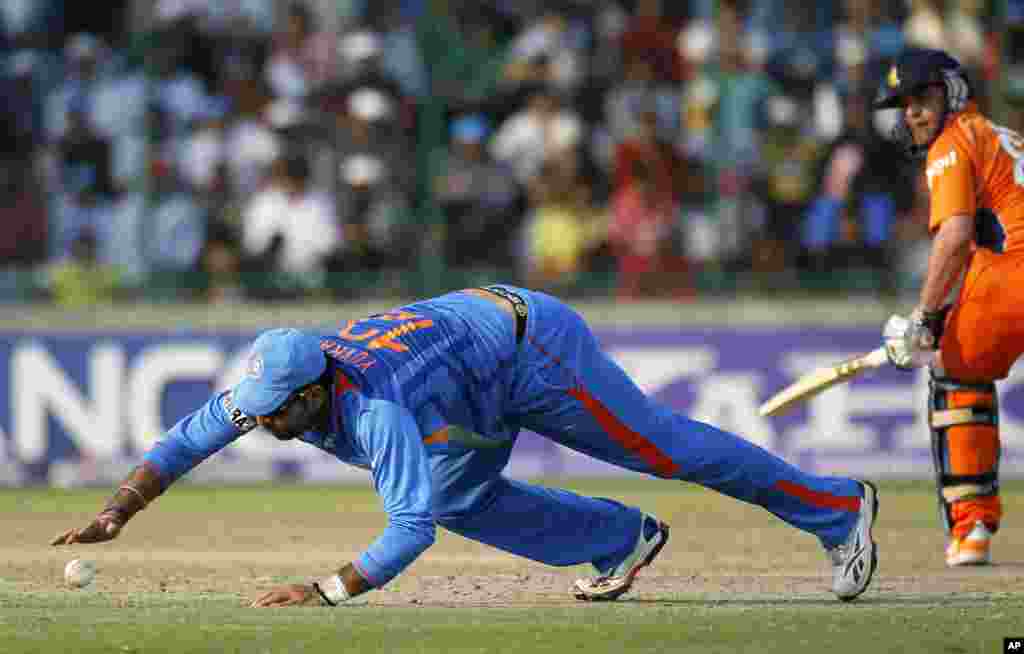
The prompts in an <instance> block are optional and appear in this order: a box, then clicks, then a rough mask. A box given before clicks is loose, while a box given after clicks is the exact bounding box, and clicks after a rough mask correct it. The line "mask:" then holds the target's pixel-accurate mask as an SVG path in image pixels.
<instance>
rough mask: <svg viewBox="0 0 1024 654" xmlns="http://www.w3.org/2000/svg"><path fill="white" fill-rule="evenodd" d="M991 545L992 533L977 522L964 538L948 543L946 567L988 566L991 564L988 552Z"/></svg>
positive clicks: (982, 523) (981, 523)
mask: <svg viewBox="0 0 1024 654" xmlns="http://www.w3.org/2000/svg"><path fill="white" fill-rule="evenodd" d="M991 543H992V532H991V531H989V530H988V527H986V526H985V523H984V522H982V521H980V520H979V521H977V522H975V523H974V529H972V530H971V532H970V533H969V534H967V535H966V536H965V537H963V538H954V539H953V540H951V541H950V543H949V545H948V546H947V547H946V565H948V566H949V567H951V568H955V567H957V566H961V565H988V564H989V563H992V553H991V552H990V551H989V545H990V544H991Z"/></svg>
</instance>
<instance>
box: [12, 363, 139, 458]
mask: <svg viewBox="0 0 1024 654" xmlns="http://www.w3.org/2000/svg"><path fill="white" fill-rule="evenodd" d="M88 357H89V388H90V389H91V390H92V400H93V401H92V402H91V403H90V402H88V401H87V400H86V398H84V397H83V396H82V394H81V393H80V392H79V390H78V388H76V386H75V385H74V383H72V382H71V380H69V379H68V378H67V376H66V375H65V374H64V372H63V371H62V370H61V368H60V366H59V365H57V362H56V361H54V359H53V357H52V356H51V355H50V353H49V352H48V351H47V350H46V349H45V348H44V347H42V346H40V345H37V344H31V345H20V346H16V347H15V349H14V352H13V354H12V355H11V370H10V380H11V383H10V393H11V398H10V406H11V410H12V412H13V413H14V417H13V423H14V427H13V430H14V451H15V455H16V456H17V457H18V459H20V460H21V461H23V462H25V463H38V462H40V461H42V460H43V459H44V458H45V457H46V450H47V447H48V444H49V434H48V433H47V424H46V423H47V420H46V418H47V415H49V414H52V415H53V416H54V417H55V418H57V419H58V420H59V421H60V422H61V423H62V424H63V425H64V427H65V429H66V430H67V432H68V434H69V435H70V436H71V438H72V440H73V441H74V444H75V446H76V447H78V448H79V449H80V450H82V451H84V452H87V453H88V454H89V456H91V457H95V458H99V459H105V458H113V457H114V456H115V455H117V454H118V453H119V450H120V446H121V437H122V416H123V415H124V414H123V413H122V404H121V402H122V395H123V392H122V391H123V389H122V386H121V380H122V378H123V375H124V353H123V352H122V351H121V348H119V347H117V346H114V345H104V344H99V345H96V346H94V347H93V348H91V349H90V350H89V354H88Z"/></svg>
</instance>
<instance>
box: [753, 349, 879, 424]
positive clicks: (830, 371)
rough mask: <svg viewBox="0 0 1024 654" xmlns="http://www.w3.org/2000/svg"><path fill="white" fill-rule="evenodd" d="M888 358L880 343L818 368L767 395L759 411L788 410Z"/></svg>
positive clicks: (769, 413)
mask: <svg viewBox="0 0 1024 654" xmlns="http://www.w3.org/2000/svg"><path fill="white" fill-rule="evenodd" d="M888 362H889V357H888V356H886V354H885V348H884V347H879V348H877V349H874V350H872V351H870V352H868V353H867V354H861V355H859V356H855V357H853V358H850V359H846V360H845V361H840V362H839V363H837V364H835V365H832V366H827V367H824V368H818V369H817V370H814V371H812V372H809V373H807V374H806V375H804V376H802V377H800V378H799V379H797V380H796V381H795V382H793V383H792V384H790V385H789V386H787V387H785V388H783V389H782V390H781V391H779V392H778V393H776V394H775V395H773V396H772V397H770V398H768V400H767V401H766V402H765V403H764V404H762V405H761V406H760V408H759V409H758V413H759V414H761V415H762V416H777V415H781V414H783V413H785V412H786V411H788V410H789V409H791V408H793V407H794V406H795V405H797V404H799V403H801V402H806V401H807V400H809V399H811V398H812V397H814V396H815V395H818V394H819V393H822V392H823V391H825V390H828V389H829V388H832V387H833V386H835V385H836V384H842V383H843V382H847V381H849V380H851V379H853V378H854V377H859V376H860V375H862V374H864V373H866V372H868V371H870V370H875V369H876V368H880V367H882V366H884V365H885V364H887V363H888Z"/></svg>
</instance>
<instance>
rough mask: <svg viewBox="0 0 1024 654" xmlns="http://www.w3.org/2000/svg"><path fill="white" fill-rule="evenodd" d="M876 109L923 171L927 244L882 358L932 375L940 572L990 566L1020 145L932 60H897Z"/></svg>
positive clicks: (1018, 246) (1019, 302)
mask: <svg viewBox="0 0 1024 654" xmlns="http://www.w3.org/2000/svg"><path fill="white" fill-rule="evenodd" d="M875 108H876V109H885V108H899V109H901V110H902V111H901V116H900V119H899V121H898V122H897V126H896V130H895V136H896V138H897V139H898V140H899V141H901V142H902V144H903V145H904V146H905V147H906V149H907V151H908V153H909V154H910V155H911V157H912V158H914V159H918V160H920V159H925V160H926V162H925V169H924V173H925V176H926V180H927V183H928V189H929V195H930V198H931V209H930V219H929V230H930V232H931V233H932V237H933V242H932V248H931V253H930V256H929V261H928V272H927V274H926V277H925V282H924V286H923V287H922V289H921V295H920V300H919V303H918V306H917V307H916V308H915V309H914V310H913V312H912V313H911V314H910V316H909V317H908V318H904V317H902V316H893V317H892V318H890V319H889V321H888V322H887V323H886V326H885V330H884V334H883V336H884V339H885V343H886V349H887V352H888V354H889V359H890V361H891V362H892V363H893V364H894V365H897V366H899V367H902V368H913V367H917V366H921V365H929V366H930V367H931V383H930V388H929V407H928V408H929V412H928V414H929V415H928V421H929V424H930V428H931V440H932V454H933V459H934V465H935V473H936V482H937V487H938V498H939V506H940V509H941V515H942V520H943V524H944V526H945V528H946V531H947V534H948V535H949V544H948V546H947V548H946V563H947V565H950V566H960V565H978V564H987V563H990V562H991V554H990V542H991V539H992V536H993V534H995V533H996V531H997V530H998V529H999V523H1000V520H1001V519H1002V506H1001V504H1000V501H999V452H1000V445H999V405H998V399H997V395H996V386H995V382H996V381H997V380H1000V379H1003V378H1005V377H1006V376H1007V374H1009V371H1010V367H1011V366H1012V365H1013V363H1014V362H1015V361H1016V360H1017V358H1018V357H1020V355H1021V354H1022V353H1024V138H1022V137H1021V136H1020V135H1019V134H1017V133H1016V132H1013V131H1012V130H1009V129H1007V128H1005V127H1002V126H999V125H996V124H993V123H992V122H991V121H990V120H989V119H988V118H986V117H985V116H983V115H982V114H981V113H979V111H978V108H977V105H976V103H975V102H974V98H973V91H972V89H971V86H970V82H969V81H968V79H967V76H966V75H965V74H964V71H963V69H962V68H961V66H960V64H959V63H958V62H957V61H956V60H955V59H953V58H952V57H950V56H949V55H948V54H946V53H945V52H942V51H938V50H915V51H911V52H908V53H906V54H904V55H903V56H902V57H900V58H899V60H898V61H897V62H896V63H895V65H893V67H892V68H891V69H890V70H889V73H888V76H887V77H886V79H885V80H884V81H883V84H882V88H881V90H880V92H879V96H878V98H877V99H876V101H875ZM957 282H962V283H961V284H960V288H959V291H958V293H957V295H956V298H955V300H954V301H953V302H952V304H948V303H947V298H949V296H950V294H951V292H952V291H953V289H954V288H955V287H956V284H957ZM936 350H937V351H936Z"/></svg>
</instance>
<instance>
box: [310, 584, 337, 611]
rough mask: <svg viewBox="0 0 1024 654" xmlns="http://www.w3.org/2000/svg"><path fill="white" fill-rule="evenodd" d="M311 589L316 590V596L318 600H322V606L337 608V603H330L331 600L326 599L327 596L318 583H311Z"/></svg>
mask: <svg viewBox="0 0 1024 654" xmlns="http://www.w3.org/2000/svg"><path fill="white" fill-rule="evenodd" d="M313 588H314V589H315V590H316V594H317V595H319V596H320V599H322V600H323V602H324V604H326V605H327V606H337V605H338V603H337V602H332V601H331V600H329V599H327V594H326V593H324V591H323V589H322V588H320V583H319V582H316V581H314V582H313Z"/></svg>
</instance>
